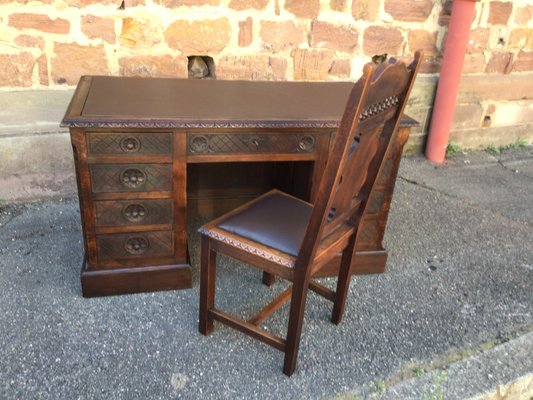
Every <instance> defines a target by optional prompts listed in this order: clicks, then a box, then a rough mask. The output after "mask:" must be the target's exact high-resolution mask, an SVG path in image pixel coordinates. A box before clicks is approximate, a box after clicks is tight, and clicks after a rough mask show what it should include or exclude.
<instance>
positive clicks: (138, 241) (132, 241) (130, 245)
mask: <svg viewBox="0 0 533 400" xmlns="http://www.w3.org/2000/svg"><path fill="white" fill-rule="evenodd" d="M149 247H150V242H149V241H148V239H146V238H145V237H142V236H132V237H130V238H128V239H126V241H125V242H124V250H126V251H127V252H128V253H130V254H132V255H134V256H138V255H139V254H143V253H145V252H146V250H148V248H149Z"/></svg>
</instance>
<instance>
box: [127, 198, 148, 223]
mask: <svg viewBox="0 0 533 400" xmlns="http://www.w3.org/2000/svg"><path fill="white" fill-rule="evenodd" d="M147 214H148V210H147V209H146V207H145V206H143V205H142V204H136V203H132V204H128V205H127V206H126V207H124V209H123V210H122V215H123V216H124V218H126V219H127V220H128V221H130V222H141V221H142V220H143V219H145V218H146V215H147Z"/></svg>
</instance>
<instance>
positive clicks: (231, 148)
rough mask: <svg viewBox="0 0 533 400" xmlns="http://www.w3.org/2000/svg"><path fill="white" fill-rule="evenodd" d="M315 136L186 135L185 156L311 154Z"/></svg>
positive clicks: (286, 134) (274, 134)
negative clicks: (186, 150)
mask: <svg viewBox="0 0 533 400" xmlns="http://www.w3.org/2000/svg"><path fill="white" fill-rule="evenodd" d="M316 139H317V135H316V134H305V133H291V132H287V133H272V132H271V133H253V132H250V133H189V134H188V135H187V149H188V153H189V154H195V155H201V154H223V153H253V152H257V153H312V152H314V151H315V143H316Z"/></svg>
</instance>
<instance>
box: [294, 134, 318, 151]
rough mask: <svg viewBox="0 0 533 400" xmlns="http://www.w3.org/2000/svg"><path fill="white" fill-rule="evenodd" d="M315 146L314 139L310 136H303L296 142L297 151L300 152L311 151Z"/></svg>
mask: <svg viewBox="0 0 533 400" xmlns="http://www.w3.org/2000/svg"><path fill="white" fill-rule="evenodd" d="M314 146H315V138H314V137H312V136H303V137H302V138H301V139H300V141H299V142H298V149H299V150H300V151H311V150H313V147H314Z"/></svg>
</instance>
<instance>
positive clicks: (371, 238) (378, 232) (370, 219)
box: [357, 216, 384, 250]
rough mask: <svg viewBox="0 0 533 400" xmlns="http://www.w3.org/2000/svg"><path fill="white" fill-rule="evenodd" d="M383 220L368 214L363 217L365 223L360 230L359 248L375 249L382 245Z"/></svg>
mask: <svg viewBox="0 0 533 400" xmlns="http://www.w3.org/2000/svg"><path fill="white" fill-rule="evenodd" d="M382 224H383V223H382V221H381V220H380V219H379V218H378V217H375V216H366V217H365V218H364V219H363V225H362V226H361V231H360V232H359V242H358V243H357V248H358V249H360V250H364V249H375V248H378V247H380V246H381V240H382V239H383V232H384V227H383V225H382Z"/></svg>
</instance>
